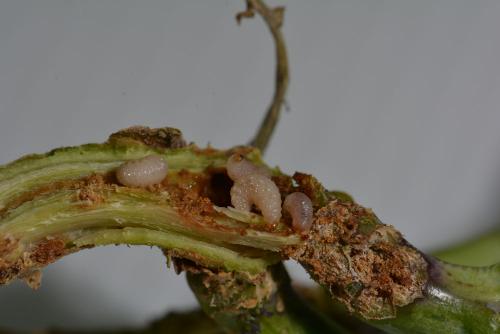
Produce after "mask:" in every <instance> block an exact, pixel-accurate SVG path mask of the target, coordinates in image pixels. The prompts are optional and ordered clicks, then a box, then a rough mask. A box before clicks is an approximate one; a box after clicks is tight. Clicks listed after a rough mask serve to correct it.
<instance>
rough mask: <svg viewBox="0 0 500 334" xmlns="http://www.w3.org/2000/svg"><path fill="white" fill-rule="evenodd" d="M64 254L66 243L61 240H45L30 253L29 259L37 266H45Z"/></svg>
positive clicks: (65, 252)
mask: <svg viewBox="0 0 500 334" xmlns="http://www.w3.org/2000/svg"><path fill="white" fill-rule="evenodd" d="M66 254H67V250H66V242H65V241H64V240H63V239H60V238H53V239H45V240H42V241H40V242H39V243H38V244H37V245H36V246H35V247H34V248H33V250H31V251H30V259H31V260H32V261H33V262H34V263H36V264H37V265H40V266H46V265H47V264H49V263H52V262H54V261H55V260H57V259H58V258H60V257H62V256H64V255H66Z"/></svg>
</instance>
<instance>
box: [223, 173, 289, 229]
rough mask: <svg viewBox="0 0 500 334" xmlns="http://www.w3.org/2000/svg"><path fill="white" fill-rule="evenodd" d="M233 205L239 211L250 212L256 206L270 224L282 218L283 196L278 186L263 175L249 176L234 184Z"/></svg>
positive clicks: (232, 192)
mask: <svg viewBox="0 0 500 334" xmlns="http://www.w3.org/2000/svg"><path fill="white" fill-rule="evenodd" d="M231 204H232V205H233V206H234V207H235V208H236V209H238V210H242V211H250V210H251V208H252V204H254V205H255V206H256V207H257V208H258V209H259V210H260V211H261V212H262V216H264V220H265V221H266V222H267V223H269V224H276V223H277V222H279V220H280V218H281V195H280V191H279V189H278V187H277V186H276V184H275V183H274V182H273V181H272V180H271V179H269V178H268V177H266V176H264V175H261V174H248V175H245V176H242V177H240V178H238V179H236V181H235V182H234V185H233V187H232V188H231Z"/></svg>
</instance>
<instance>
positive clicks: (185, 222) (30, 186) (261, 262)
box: [0, 0, 500, 333]
mask: <svg viewBox="0 0 500 334" xmlns="http://www.w3.org/2000/svg"><path fill="white" fill-rule="evenodd" d="M247 5H248V8H247V10H246V11H245V12H243V13H242V14H240V15H239V16H238V18H239V19H241V18H243V17H249V16H252V15H254V13H258V14H260V15H261V16H262V18H263V19H264V21H265V22H266V24H267V25H268V27H269V29H270V31H271V33H272V35H273V38H274V40H275V44H276V55H277V70H276V92H275V95H274V97H273V100H272V102H271V104H270V107H269V110H268V112H267V113H266V117H265V119H264V121H263V123H262V125H261V127H260V128H259V130H258V132H257V135H256V136H255V138H254V139H253V140H252V141H251V143H250V144H249V145H243V146H242V145H238V146H234V147H233V148H230V149H228V150H219V149H215V148H211V147H207V148H200V147H198V146H196V145H195V144H192V143H191V144H187V142H186V140H184V138H183V136H182V134H181V132H180V131H179V130H177V129H174V128H169V127H163V128H156V129H151V128H147V127H140V126H136V127H131V128H128V129H124V130H121V131H118V132H116V133H114V134H112V135H111V136H110V137H109V139H108V140H107V141H106V142H104V143H102V144H86V145H82V146H76V147H64V148H59V149H55V150H53V151H51V152H48V153H46V154H35V155H30V156H26V157H23V158H21V159H18V160H16V161H14V162H11V163H9V164H7V165H4V166H1V167H0V284H7V283H9V282H11V281H13V280H14V279H22V280H25V281H26V282H27V283H28V284H29V285H30V286H31V287H34V288H36V287H38V286H39V284H40V282H41V269H42V268H43V267H45V266H46V265H48V264H50V263H52V262H54V261H56V260H58V259H59V258H61V257H63V256H65V255H68V254H71V253H74V252H77V251H80V250H84V249H88V248H91V247H97V246H105V245H114V244H128V245H151V246H157V247H160V248H161V249H162V250H163V252H164V254H165V256H166V258H167V260H168V263H169V264H172V265H173V266H174V267H175V269H176V270H177V271H178V272H181V271H185V272H186V273H187V279H188V283H189V285H190V287H191V289H192V290H193V292H194V294H195V296H196V297H197V299H198V301H199V303H200V306H201V308H202V310H203V311H204V314H205V315H206V316H208V317H210V318H211V319H212V320H213V321H212V322H210V321H209V322H203V324H206V326H207V327H206V328H208V327H210V328H212V329H214V330H217V331H219V330H220V331H222V332H241V333H327V332H332V333H348V332H349V331H350V329H349V326H346V325H345V324H343V323H340V322H337V319H335V317H333V316H331V312H330V310H331V309H332V308H336V307H337V308H338V307H340V308H341V309H342V310H343V312H344V313H343V314H344V316H345V317H350V318H352V319H353V321H355V322H358V323H359V322H364V323H368V324H369V326H374V327H378V328H379V329H381V330H384V331H388V332H401V333H408V332H417V333H429V332H444V333H459V332H460V333H462V332H470V333H495V332H497V331H498V329H499V328H500V319H499V313H498V308H499V304H500V284H499V282H500V266H499V265H493V266H490V267H485V268H478V267H476V268H474V267H465V266H458V265H451V264H448V263H445V262H442V261H439V260H437V259H435V258H433V257H431V256H429V255H426V254H424V253H423V252H421V251H419V250H418V249H416V248H415V247H413V246H412V245H411V244H410V243H409V242H408V241H406V240H405V239H404V237H403V236H402V235H401V233H400V232H399V231H398V230H397V229H396V228H395V227H393V226H390V225H386V224H383V223H382V222H381V221H380V220H379V219H378V218H377V216H376V215H375V213H374V212H373V211H372V210H371V209H368V208H365V207H363V206H362V205H360V204H358V203H356V202H355V201H354V200H353V199H352V198H351V197H350V196H349V195H347V194H346V193H344V192H340V191H334V190H327V188H326V187H324V186H323V185H322V184H321V183H320V182H319V181H318V180H317V179H316V178H315V177H314V176H312V175H309V174H307V173H303V172H295V173H294V174H293V175H288V174H286V173H284V172H282V171H281V170H280V169H279V168H273V167H271V166H268V165H267V164H266V163H265V161H264V160H263V158H262V155H261V154H262V153H263V152H264V151H265V149H266V147H267V145H268V142H269V140H270V138H271V134H272V132H273V129H274V126H275V124H276V122H277V120H278V117H279V111H280V108H281V105H282V102H283V98H284V94H285V92H286V86H287V82H288V63H287V58H286V52H285V48H284V41H283V36H282V35H281V31H280V27H281V24H282V20H283V9H282V8H277V9H271V8H268V7H267V6H266V5H265V4H264V3H263V2H262V1H259V0H248V1H247ZM288 259H291V260H294V261H297V262H298V263H300V264H301V265H302V266H303V267H304V268H305V270H306V271H307V272H308V273H309V274H310V276H311V278H312V279H313V280H314V281H315V282H317V283H319V285H320V286H321V287H322V289H323V290H321V292H320V295H321V296H328V301H329V302H328V303H331V304H332V305H334V306H331V305H330V304H328V305H329V306H327V307H323V308H320V307H317V308H316V309H315V308H311V307H310V306H309V305H308V304H307V303H306V302H304V300H303V299H301V297H300V296H299V295H298V294H297V293H296V292H295V291H294V289H293V288H292V286H291V283H290V278H289V277H288V275H287V273H286V270H285V269H284V267H283V265H282V261H284V260H288ZM309 300H312V301H313V302H316V304H319V303H320V302H319V301H320V300H323V299H322V298H309ZM322 303H323V302H322ZM323 304H324V303H323ZM445 323H446V325H444V324H445Z"/></svg>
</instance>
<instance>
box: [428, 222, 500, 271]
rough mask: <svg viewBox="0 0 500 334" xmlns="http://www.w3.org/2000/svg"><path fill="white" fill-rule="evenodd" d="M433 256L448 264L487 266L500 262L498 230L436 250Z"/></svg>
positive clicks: (499, 233)
mask: <svg viewBox="0 0 500 334" xmlns="http://www.w3.org/2000/svg"><path fill="white" fill-rule="evenodd" d="M433 254H434V255H435V256H436V257H437V258H439V259H441V260H443V261H447V262H450V263H456V264H461V265H465V266H487V265H492V264H495V263H499V262H500V230H496V231H491V232H489V233H487V234H485V235H482V236H479V237H477V238H475V239H472V240H468V241H466V242H464V243H461V244H458V245H454V246H451V247H447V248H445V249H441V250H437V251H435V252H433Z"/></svg>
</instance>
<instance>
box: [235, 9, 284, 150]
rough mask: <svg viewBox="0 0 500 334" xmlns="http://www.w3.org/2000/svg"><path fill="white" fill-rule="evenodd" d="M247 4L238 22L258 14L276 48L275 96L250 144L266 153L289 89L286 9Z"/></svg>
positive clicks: (237, 17)
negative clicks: (284, 26) (283, 26)
mask: <svg viewBox="0 0 500 334" xmlns="http://www.w3.org/2000/svg"><path fill="white" fill-rule="evenodd" d="M246 3H247V10H246V11H244V12H241V13H239V14H238V15H237V16H236V20H237V21H238V23H239V22H240V21H241V19H242V18H246V17H253V16H254V15H255V14H254V13H255V12H257V13H258V14H259V15H260V16H261V17H262V19H263V20H264V22H265V23H266V25H267V27H268V28H269V31H270V32H271V34H272V36H273V39H274V44H275V48H276V79H275V89H274V96H273V99H272V101H271V104H270V105H269V107H268V109H267V112H266V115H265V117H264V119H263V120H262V123H261V124H260V127H259V129H258V131H257V133H256V134H255V136H254V138H253V139H252V140H251V141H250V143H249V144H250V145H251V146H254V147H256V148H258V149H259V150H260V151H261V152H262V153H265V152H266V149H267V146H268V145H269V141H270V140H271V137H272V135H273V132H274V129H275V128H276V125H277V124H278V120H279V117H280V111H281V107H282V105H283V102H284V100H285V94H286V90H287V88H288V80H289V74H288V57H287V53H286V47H285V41H284V38H283V35H282V33H281V26H282V25H283V13H284V8H283V7H277V8H269V7H268V6H267V5H266V4H265V3H264V2H263V1H261V0H246Z"/></svg>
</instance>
